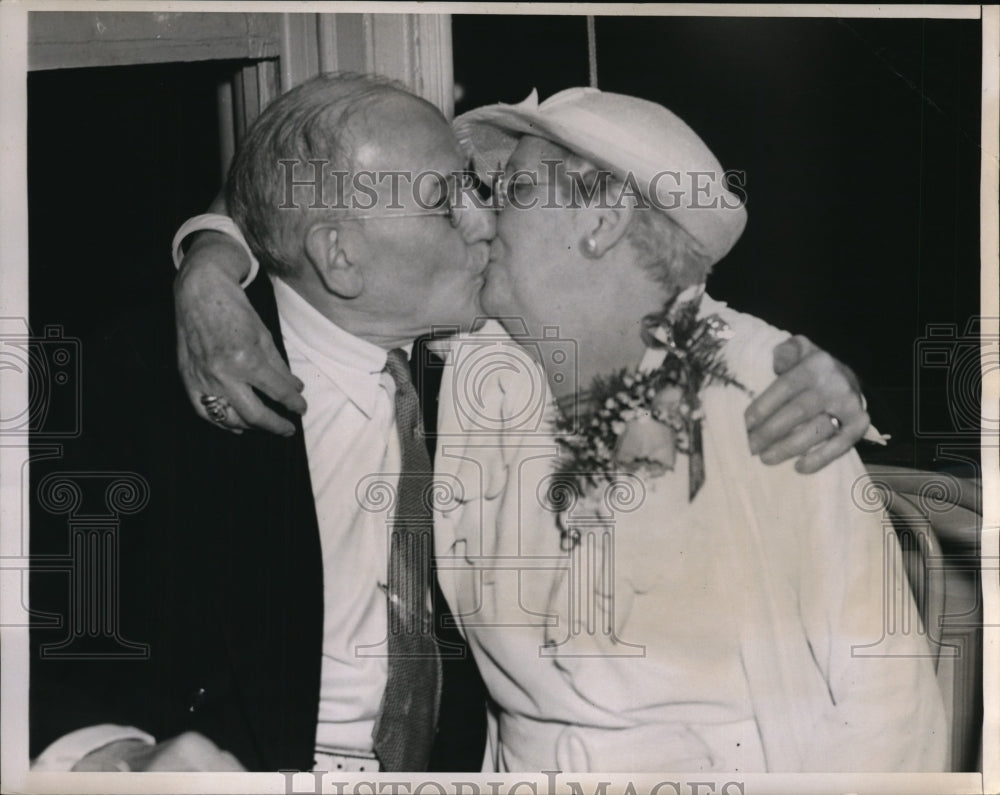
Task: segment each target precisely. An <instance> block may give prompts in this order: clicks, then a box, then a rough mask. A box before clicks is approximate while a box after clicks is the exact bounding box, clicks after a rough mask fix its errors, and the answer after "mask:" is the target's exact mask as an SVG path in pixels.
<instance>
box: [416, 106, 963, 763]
mask: <svg viewBox="0 0 1000 795" xmlns="http://www.w3.org/2000/svg"><path fill="white" fill-rule="evenodd" d="M456 128H457V130H458V132H459V135H460V137H464V138H465V139H466V140H467V141H468V142H469V143H470V144H471V145H472V147H473V148H474V149H475V150H476V151H477V154H478V155H479V160H480V162H481V163H482V164H483V165H484V167H485V168H486V169H500V170H503V172H504V177H505V178H506V183H507V184H506V187H502V193H503V195H504V198H505V200H506V201H507V208H506V209H505V210H504V211H503V212H502V213H501V214H500V216H499V219H498V223H497V236H496V238H495V239H494V242H493V247H492V252H491V253H492V259H491V264H490V270H489V278H488V281H487V284H486V286H485V287H484V290H483V294H482V300H483V305H484V307H485V308H486V309H487V311H488V312H489V313H490V314H492V315H494V316H496V317H504V316H514V317H517V318H518V324H517V325H516V327H515V328H514V329H512V333H514V334H515V335H520V334H524V333H525V331H526V332H527V340H528V341H529V342H530V343H532V344H530V345H529V346H528V347H527V348H526V350H532V351H535V352H536V355H535V358H536V359H537V360H538V362H539V364H540V365H541V367H542V368H543V369H544V371H545V372H546V374H547V376H548V379H547V380H548V383H549V385H550V386H551V390H552V392H553V394H554V395H555V396H556V398H557V400H558V405H559V408H558V409H556V408H554V407H553V405H552V403H550V402H548V401H540V402H539V403H538V404H537V406H538V408H537V409H536V410H535V412H534V413H533V412H532V411H531V410H529V407H530V406H531V405H532V403H531V395H532V394H534V393H535V392H536V391H537V385H536V384H535V383H534V381H533V379H532V377H531V370H530V367H527V366H525V367H523V368H520V369H519V368H505V369H503V370H497V369H496V368H494V369H493V370H489V368H488V366H487V365H488V359H486V358H484V357H485V356H486V354H485V353H484V351H487V350H488V346H486V345H485V341H487V340H490V339H491V337H492V339H493V340H495V341H496V342H499V341H500V340H501V339H502V337H501V336H500V334H499V330H498V329H496V328H495V327H494V328H489V327H488V328H486V329H484V330H483V331H481V332H480V333H479V334H476V335H472V336H471V337H470V338H468V339H467V340H465V341H462V340H458V341H455V342H454V343H453V345H452V347H453V358H452V363H453V365H454V366H453V367H452V368H451V370H450V373H449V375H448V376H446V383H445V384H444V385H443V389H444V390H445V391H447V390H449V389H450V390H451V391H452V392H453V393H454V394H455V395H456V396H458V395H462V394H464V393H469V392H471V391H472V386H473V384H475V394H476V395H477V396H478V397H479V400H480V401H481V402H482V407H481V408H480V409H479V412H480V414H481V415H482V416H490V417H493V418H495V420H496V431H495V433H494V434H493V436H492V437H491V436H490V435H489V434H488V433H487V434H486V435H485V436H478V437H475V438H473V437H471V436H468V435H467V436H464V437H463V436H462V435H461V430H462V427H463V417H462V416H460V415H461V412H462V405H463V402H462V401H461V400H460V399H459V398H458V397H456V398H455V400H454V403H453V406H454V408H455V412H454V414H452V415H450V416H449V415H445V416H444V417H442V418H441V421H440V427H439V430H440V433H441V440H440V441H439V446H438V451H439V452H438V455H439V457H438V464H437V467H438V473H439V476H440V477H447V476H448V475H454V478H455V481H456V485H455V487H454V489H453V492H454V499H453V500H452V501H451V502H450V503H445V504H443V505H442V508H441V511H440V515H439V516H438V520H437V522H436V526H435V533H436V545H437V553H438V570H439V578H440V581H441V586H442V589H443V591H444V593H445V594H446V596H447V597H448V600H449V602H450V603H451V606H452V609H453V611H454V612H455V614H456V615H457V616H458V617H459V621H460V622H461V623H462V624H463V625H464V627H465V633H466V636H467V638H468V639H469V642H470V644H471V645H472V648H473V650H474V653H475V656H476V660H477V662H478V663H479V666H480V670H481V671H482V673H483V677H484V679H485V681H486V683H487V685H488V687H489V689H490V692H491V694H492V696H493V698H494V700H495V702H496V710H495V712H494V715H493V718H494V721H493V723H492V724H491V728H492V732H491V737H492V740H493V742H492V745H491V750H492V753H493V754H494V756H493V760H492V762H493V764H494V765H495V766H496V767H497V768H498V769H500V770H539V769H542V770H544V769H562V770H591V771H603V770H619V771H628V770H633V771H634V770H643V771H654V770H667V769H669V770H692V771H693V770H698V771H706V770H712V771H741V772H750V771H854V770H872V771H876V770H883V771H901V770H940V769H942V767H943V765H944V763H945V738H946V734H947V732H946V731H945V729H944V717H943V707H942V702H941V695H940V693H939V691H938V688H937V686H936V682H935V679H934V673H933V669H932V667H931V663H930V660H929V658H928V656H927V653H928V650H927V648H926V643H925V641H924V639H923V637H921V636H918V635H916V634H900V633H895V634H891V633H889V632H888V631H887V627H889V626H890V624H888V623H886V622H887V621H892V620H894V619H895V617H896V616H898V615H902V612H901V611H905V610H912V607H913V606H912V604H911V597H910V593H909V589H908V588H907V587H906V585H905V584H901V583H897V584H896V587H895V590H892V589H890V588H889V586H888V584H887V582H886V579H885V575H884V574H883V572H887V571H889V570H891V568H892V567H895V568H896V569H897V570H898V567H899V561H898V559H897V558H898V555H899V551H898V548H897V546H896V540H895V536H894V534H893V532H892V529H891V525H888V523H886V522H884V520H883V517H881V516H879V515H875V514H872V513H871V512H866V511H863V510H861V509H860V508H859V507H858V506H856V505H855V504H854V503H853V502H852V500H851V494H852V487H854V486H855V485H856V484H857V483H858V482H859V481H862V479H863V478H864V477H865V475H864V469H863V467H862V465H861V462H860V461H859V459H858V457H857V455H856V454H854V453H853V452H852V453H851V454H849V455H847V456H845V457H843V458H840V459H838V460H837V461H835V462H834V463H832V464H831V465H830V466H828V467H827V468H826V469H824V470H823V471H822V472H820V473H819V474H817V475H815V476H813V477H810V478H803V477H802V476H801V475H799V474H797V473H796V472H795V471H794V469H793V468H792V467H791V466H788V465H782V466H778V467H766V466H763V465H762V464H761V463H760V461H759V460H755V459H754V458H753V457H752V456H751V454H750V451H749V450H748V449H747V446H746V443H745V441H744V439H743V413H744V410H745V409H746V406H747V404H748V403H749V401H750V399H751V397H752V395H753V394H755V393H756V392H758V391H759V390H761V389H763V388H764V387H765V386H766V385H767V384H768V382H769V381H770V380H771V362H770V353H769V352H770V351H771V349H772V348H773V346H774V345H775V344H776V343H778V342H779V341H780V340H782V339H783V338H784V337H785V334H783V333H782V332H780V331H778V330H776V329H774V328H772V327H770V326H768V325H767V324H765V323H763V322H762V321H760V320H758V319H756V318H753V317H750V316H747V315H744V314H740V313H738V312H735V311H733V310H732V309H730V308H729V307H727V306H726V305H724V304H721V303H719V302H717V301H714V300H712V299H711V298H710V297H709V296H708V295H707V294H705V293H704V282H705V279H706V277H707V276H708V273H709V270H710V268H711V266H712V265H713V264H714V263H715V262H716V261H717V260H718V259H720V258H721V257H722V256H724V255H725V253H726V252H727V251H728V250H729V249H730V247H731V246H732V245H733V244H734V243H735V241H736V240H737V238H738V237H739V235H740V233H741V231H742V229H743V226H744V223H745V212H744V210H743V208H742V207H741V206H740V203H739V202H738V201H736V198H735V197H734V196H733V195H731V194H730V193H729V191H727V189H726V185H725V183H724V180H723V173H722V169H721V167H720V166H719V164H718V162H717V161H716V160H715V158H714V156H713V155H712V153H711V152H710V151H709V150H708V148H707V147H706V146H705V144H704V143H703V142H702V141H701V140H700V139H699V138H698V136H697V135H696V134H695V133H694V132H693V131H692V130H691V129H690V128H689V127H688V126H687V125H686V124H685V123H684V122H683V121H681V120H680V119H679V118H677V117H676V116H675V115H674V114H672V113H671V112H670V111H668V110H666V109H665V108H662V107H660V106H658V105H655V104H653V103H650V102H646V101H644V100H641V99H637V98H634V97H627V96H621V95H615V94H609V93H602V92H599V91H596V90H593V89H570V90H567V91H564V92H561V93H559V94H557V95H555V96H553V97H552V98H550V99H549V100H548V101H546V102H544V103H542V104H541V105H539V104H538V103H537V100H536V98H535V97H534V96H532V97H531V98H529V100H527V101H526V102H524V103H522V104H520V105H515V106H507V105H497V106H491V107H485V108H481V109H478V110H475V111H472V112H470V113H468V114H466V115H464V116H463V117H460V118H459V119H457V120H456ZM657 191H659V192H657ZM546 326H556V327H558V329H559V332H560V337H561V338H563V339H565V340H572V342H573V346H574V348H575V352H576V356H577V363H576V365H577V366H576V370H577V372H578V373H579V375H580V379H579V384H578V385H577V384H574V383H573V382H572V380H571V379H568V378H566V377H565V375H566V367H565V364H564V363H563V357H562V356H560V355H556V354H559V341H558V340H551V339H549V340H546V334H545V327H546ZM525 327H526V328H525ZM477 339H478V340H479V342H480V345H479V346H477V345H476V344H473V343H474V342H475V341H476V340H477ZM566 347H568V346H566ZM539 354H540V355H539ZM477 374H481V378H479V379H478V380H479V381H480V382H477ZM449 376H450V377H449ZM467 422H468V421H467V419H466V420H465V423H466V424H467ZM553 439H554V444H553ZM498 464H499V466H498ZM496 471H500V472H503V473H504V477H503V478H501V479H500V480H499V482H497V481H496V480H494V481H493V482H491V481H489V480H487V479H484V478H482V477H481V473H488V472H496ZM480 494H481V497H482V499H481V500H476V499H474V498H475V497H476V496H477V495H480ZM542 528H548V529H545V530H543V529H542ZM511 561H516V565H512V564H511ZM897 611H899V612H897Z"/></svg>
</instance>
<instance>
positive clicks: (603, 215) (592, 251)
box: [580, 202, 635, 259]
mask: <svg viewBox="0 0 1000 795" xmlns="http://www.w3.org/2000/svg"><path fill="white" fill-rule="evenodd" d="M619 204H620V205H621V206H607V207H600V208H595V210H594V214H595V215H596V224H593V223H592V225H591V230H590V232H589V233H588V234H586V235H585V236H584V237H583V239H582V240H581V241H580V250H581V251H582V252H583V255H584V256H585V257H587V258H589V259H598V258H599V257H603V256H604V255H605V254H606V253H607V252H608V251H610V250H611V249H612V248H614V247H615V246H616V245H618V241H619V240H621V239H622V238H623V237H624V236H625V233H626V232H627V231H628V228H629V224H630V223H631V220H632V213H633V212H635V209H634V208H633V207H632V206H631V204H625V203H622V202H619Z"/></svg>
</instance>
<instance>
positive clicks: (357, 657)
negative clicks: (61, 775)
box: [32, 278, 401, 771]
mask: <svg viewBox="0 0 1000 795" xmlns="http://www.w3.org/2000/svg"><path fill="white" fill-rule="evenodd" d="M271 281H272V284H273V286H274V295H275V300H276V303H277V306H278V316H279V318H280V321H281V332H282V339H283V340H284V344H285V350H286V352H287V353H288V361H289V366H290V368H291V371H292V372H293V373H294V374H295V375H296V376H297V377H298V378H300V379H301V380H302V382H303V384H304V385H305V386H304V389H303V392H302V395H303V397H304V398H305V400H306V402H307V403H308V406H309V408H308V410H307V411H306V413H305V415H304V416H303V418H302V425H303V430H304V433H305V445H306V455H307V457H308V461H309V475H310V478H311V481H312V491H313V497H314V500H315V504H316V517H317V520H318V523H319V532H320V543H321V548H322V554H323V601H324V625H323V660H322V668H321V687H320V704H319V721H318V725H317V729H316V745H317V748H320V749H324V750H329V751H333V752H342V753H347V754H362V755H364V754H371V753H372V730H373V728H374V725H375V719H376V718H377V717H378V711H379V706H380V705H381V700H382V694H383V692H384V690H385V683H386V679H387V675H388V659H387V657H386V647H385V645H384V642H385V641H386V639H387V636H388V617H387V611H386V597H385V592H384V591H383V589H382V587H381V586H383V585H384V584H385V582H386V576H387V566H388V549H389V536H388V534H389V521H390V519H391V515H390V514H389V513H387V512H386V510H369V509H373V508H375V507H376V506H375V505H366V504H365V500H364V499H363V495H364V492H365V490H366V489H367V488H368V487H369V486H372V485H373V484H383V483H384V484H385V485H386V486H387V487H388V488H390V489H391V490H393V491H395V489H396V487H397V485H398V481H399V474H398V473H399V468H400V466H401V452H400V446H399V437H398V435H397V433H396V420H395V408H394V406H395V384H394V382H393V380H392V377H391V376H390V375H389V374H388V373H386V372H384V368H385V363H386V351H385V349H383V348H380V347H378V346H377V345H373V344H372V343H369V342H367V341H365V340H362V339H359V338H358V337H355V336H354V335H352V334H349V333H348V332H346V331H344V330H343V329H341V328H339V327H338V326H337V325H336V324H334V323H333V322H332V321H330V320H329V319H327V318H326V317H325V316H324V315H322V314H321V313H320V312H319V311H318V310H317V309H315V308H314V307H313V306H312V305H311V304H309V303H308V302H307V301H306V300H305V299H304V298H302V296H300V295H299V294H298V293H297V292H295V290H293V289H292V288H291V287H289V286H288V285H287V284H285V283H284V282H283V281H281V280H280V279H277V278H272V279H271ZM375 488H376V490H377V488H378V486H375ZM280 534H281V528H275V537H274V539H272V541H273V543H274V544H276V545H277V544H281V543H283V539H282V538H281V535H280ZM132 738H134V739H141V740H144V741H146V742H153V738H152V737H151V736H150V735H148V734H146V733H145V732H141V731H139V730H137V729H134V728H131V727H123V726H113V725H102V726H90V727H87V728H84V729H80V730H78V731H75V732H71V733H70V734H67V735H65V736H64V737H62V738H60V739H59V740H56V741H55V742H54V743H52V745H50V746H49V747H48V748H46V749H45V751H44V752H43V753H42V754H40V755H39V757H38V758H37V759H36V760H35V763H34V764H33V766H32V769H33V770H36V771H41V770H52V771H57V770H68V769H69V768H70V767H72V765H74V764H75V763H76V762H77V761H79V760H80V759H81V758H82V757H83V756H85V755H86V754H88V753H90V752H91V751H94V750H96V749H97V748H100V747H102V746H103V745H106V744H108V743H111V742H116V741H118V740H122V739H132ZM158 739H161V740H163V739H168V738H158Z"/></svg>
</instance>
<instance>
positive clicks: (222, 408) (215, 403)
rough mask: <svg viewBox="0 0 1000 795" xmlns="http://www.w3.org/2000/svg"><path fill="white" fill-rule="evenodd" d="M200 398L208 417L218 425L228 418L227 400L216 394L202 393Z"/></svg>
mask: <svg viewBox="0 0 1000 795" xmlns="http://www.w3.org/2000/svg"><path fill="white" fill-rule="evenodd" d="M200 400H201V405H203V406H204V407H205V413H206V414H208V416H209V419H211V420H212V421H213V422H217V423H219V424H220V425H223V424H225V422H226V420H227V419H228V418H229V401H227V400H226V399H225V398H224V397H220V396H218V395H202V396H201V398H200Z"/></svg>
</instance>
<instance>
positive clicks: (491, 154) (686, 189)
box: [454, 88, 747, 262]
mask: <svg viewBox="0 0 1000 795" xmlns="http://www.w3.org/2000/svg"><path fill="white" fill-rule="evenodd" d="M454 127H455V131H456V133H457V134H458V137H459V139H460V140H461V141H463V142H464V143H465V145H466V146H468V147H469V148H470V149H471V153H472V155H473V158H474V161H475V164H476V169H477V171H478V172H479V173H480V174H481V175H485V174H487V173H488V172H490V171H494V172H495V171H503V169H504V168H505V166H506V164H507V160H508V158H509V157H510V155H511V153H512V152H513V151H514V148H515V147H516V146H517V141H518V139H519V138H520V137H521V136H522V135H534V136H537V137H539V138H544V139H546V140H549V141H552V142H554V143H557V144H559V145H560V146H562V147H564V148H566V149H569V150H570V151H572V152H575V153H577V154H579V155H582V156H583V157H584V158H586V159H587V160H589V161H591V162H592V163H594V164H595V165H597V166H598V167H600V168H605V169H608V170H609V171H610V172H612V173H613V174H614V175H615V176H616V177H618V178H620V179H626V178H629V177H631V178H632V179H634V181H635V185H637V186H638V189H639V191H640V192H641V193H642V195H643V197H644V198H646V199H647V200H649V202H650V205H651V206H654V207H656V208H658V209H660V210H662V211H663V212H665V213H667V214H668V215H669V216H670V217H671V219H673V220H674V222H675V223H677V224H678V225H679V226H681V227H683V228H684V229H685V230H686V231H687V232H688V234H690V235H691V236H692V237H693V238H694V239H695V240H697V241H698V242H699V243H700V244H701V246H702V248H703V249H704V250H705V252H706V253H707V254H708V255H709V256H710V257H711V258H712V261H713V262H717V261H718V260H720V259H722V257H724V256H725V255H726V253H727V252H728V251H729V250H730V249H731V248H732V247H733V245H734V244H735V243H736V241H737V240H738V239H739V237H740V234H741V233H742V232H743V227H744V226H745V225H746V218H747V214H746V209H745V208H744V207H743V203H742V201H741V200H740V199H739V197H737V196H736V195H735V194H734V193H733V192H732V191H730V190H729V188H728V187H727V185H726V180H725V172H724V171H723V169H722V166H721V165H720V164H719V161H718V160H716V158H715V155H713V154H712V152H711V150H710V149H709V148H708V147H707V146H706V145H705V143H704V141H702V140H701V138H699V137H698V135H697V133H695V131H694V130H692V129H691V128H690V127H688V125H687V124H685V123H684V121H682V120H681V119H680V118H678V117H677V116H676V115H674V114H673V113H671V112H670V111H669V110H667V109H666V108H664V107H663V106H662V105H657V104H656V103H655V102H649V101H647V100H644V99H639V98H638V97H630V96H626V95H624V94H612V93H609V92H606V91H600V90H598V89H596V88H568V89H566V90H565V91H560V92H559V93H558V94H555V95H553V96H551V97H549V98H548V99H547V100H545V102H542V103H539V102H538V93H537V92H536V91H532V92H531V95H530V96H529V97H528V98H527V99H526V100H524V101H523V102H521V103H519V104H517V105H506V104H504V103H499V104H496V105H486V106H484V107H481V108H476V109H475V110H471V111H469V112H468V113H463V114H462V115H461V116H459V117H458V118H456V119H455V121H454Z"/></svg>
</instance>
